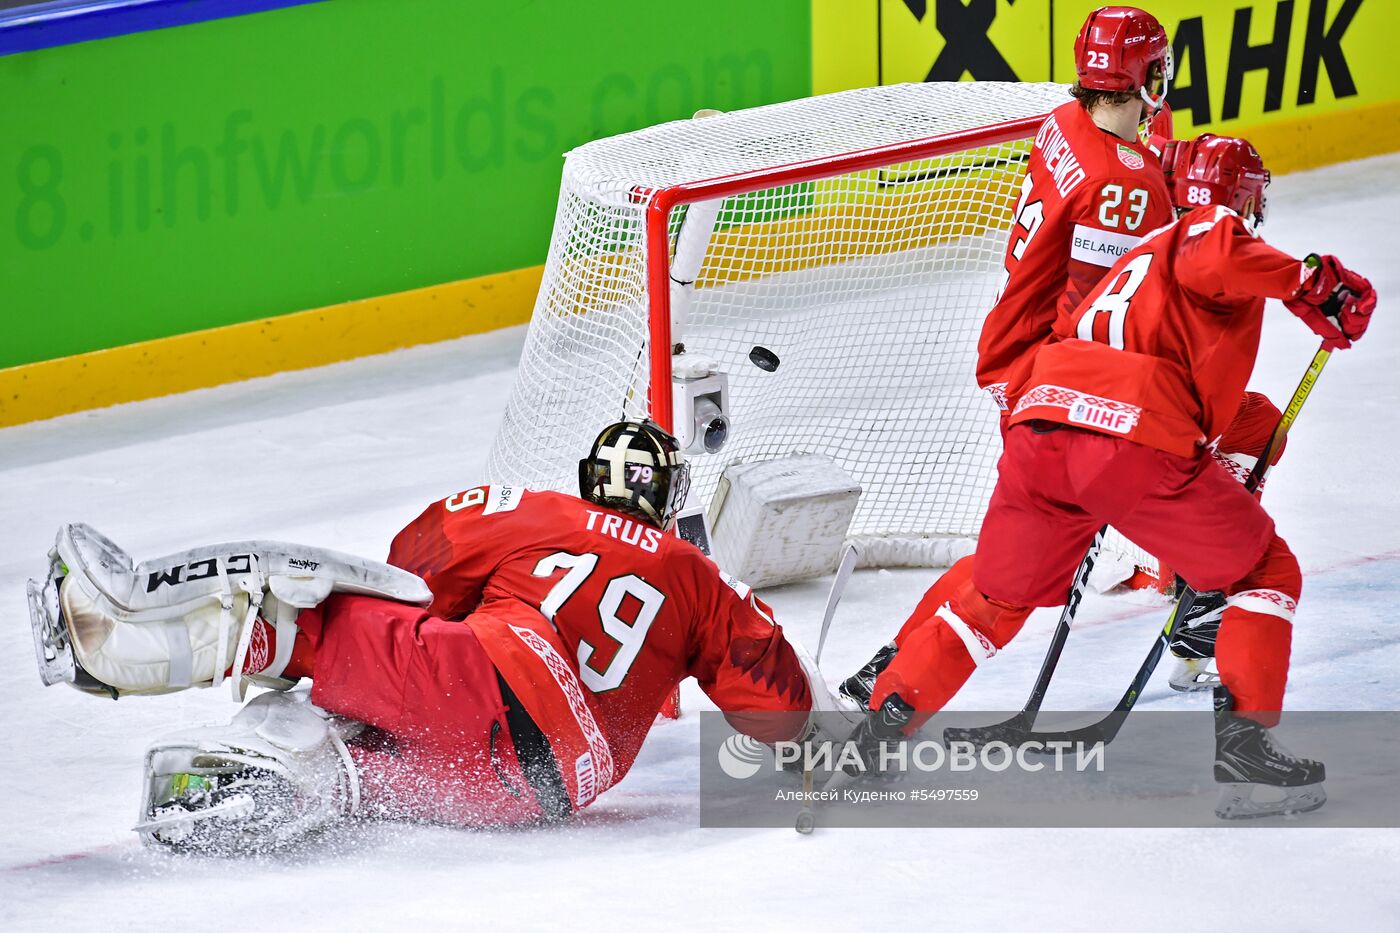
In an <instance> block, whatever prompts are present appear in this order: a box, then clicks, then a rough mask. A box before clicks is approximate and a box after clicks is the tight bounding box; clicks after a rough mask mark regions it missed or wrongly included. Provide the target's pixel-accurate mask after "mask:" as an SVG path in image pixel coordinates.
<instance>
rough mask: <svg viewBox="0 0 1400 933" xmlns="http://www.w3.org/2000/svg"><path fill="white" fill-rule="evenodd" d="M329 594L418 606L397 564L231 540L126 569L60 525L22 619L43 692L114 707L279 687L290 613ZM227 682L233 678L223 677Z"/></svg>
mask: <svg viewBox="0 0 1400 933" xmlns="http://www.w3.org/2000/svg"><path fill="white" fill-rule="evenodd" d="M332 592H343V593H359V594H363V595H368V596H379V597H383V598H385V599H392V600H397V601H399V602H405V603H415V604H418V605H427V604H428V603H429V602H430V601H431V600H432V594H431V593H430V592H429V591H428V586H427V584H426V583H424V582H423V581H422V580H421V579H420V578H419V577H417V576H415V575H414V574H411V573H409V572H407V571H405V570H401V569H399V568H397V567H391V566H389V565H388V564H381V563H378V562H377V561H368V560H363V559H361V558H359V557H353V556H351V555H349V554H340V553H337V552H335V551H328V550H324V549H320V548H310V547H303V546H301V545H296V544H283V543H280V542H276V541H237V542H232V543H229V544H215V545H210V546H208V547H202V548H195V549H193V550H190V551H183V552H181V553H178V554H171V555H170V556H168V557H163V558H160V559H158V560H154V561H146V562H144V563H141V564H133V563H132V560H131V558H130V557H129V556H128V555H127V553H126V552H125V551H123V550H122V549H121V548H119V547H118V546H117V545H116V544H114V543H112V542H111V541H110V540H108V539H107V538H106V537H104V536H103V535H101V534H99V533H98V532H97V531H96V530H94V529H92V528H90V527H88V526H87V525H81V524H75V525H64V526H63V527H62V528H60V529H59V530H58V538H57V541H56V542H55V543H54V547H53V550H51V551H50V552H49V572H48V577H47V579H46V580H45V581H44V582H43V583H42V584H41V583H39V582H38V581H37V580H30V581H29V586H28V593H29V617H30V624H31V625H32V626H33V629H34V649H35V652H36V654H37V656H38V662H39V676H40V678H41V679H42V680H43V682H44V684H45V685H46V686H47V685H51V684H56V683H68V684H72V685H73V686H74V687H77V688H78V689H79V690H83V691H86V692H88V693H95V694H98V695H107V696H111V697H112V698H113V699H116V698H118V697H120V696H126V695H129V694H158V693H171V692H173V691H176V690H182V689H184V688H186V687H208V686H218V685H219V684H221V683H223V681H224V680H225V678H228V679H229V681H230V684H231V687H232V692H233V696H234V698H235V699H239V700H241V699H242V698H243V692H244V689H245V685H246V682H247V681H249V680H251V681H253V682H254V683H259V684H261V685H263V686H269V687H281V688H286V687H289V686H291V685H292V682H291V681H289V680H286V679H283V678H281V677H280V676H279V675H280V674H281V673H282V672H283V671H284V670H286V668H287V664H288V661H289V660H290V659H291V653H292V643H293V641H294V639H295V636H296V617H297V613H298V612H300V610H302V609H305V608H309V607H311V606H315V605H318V604H319V603H320V602H321V601H322V600H324V599H325V598H326V597H327V596H329V595H330V594H331V593H332ZM230 674H236V675H237V676H229V675H230Z"/></svg>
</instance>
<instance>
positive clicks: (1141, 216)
mask: <svg viewBox="0 0 1400 933" xmlns="http://www.w3.org/2000/svg"><path fill="white" fill-rule="evenodd" d="M1074 61H1075V74H1076V83H1075V85H1074V88H1073V90H1072V91H1071V93H1072V94H1073V95H1074V98H1075V99H1074V100H1073V101H1071V102H1069V103H1066V104H1064V105H1062V106H1060V107H1058V108H1056V109H1055V111H1054V112H1053V113H1051V114H1050V116H1049V117H1048V118H1047V119H1046V121H1045V123H1044V125H1042V126H1041V128H1040V131H1039V132H1038V133H1037V134H1036V138H1035V144H1034V146H1033V147H1032V149H1031V154H1030V163H1029V165H1028V166H1027V169H1026V175H1025V178H1024V180H1023V182H1022V185H1021V197H1020V199H1019V201H1018V202H1017V204H1016V209H1015V213H1014V220H1013V225H1012V228H1011V235H1010V237H1009V239H1008V242H1007V246H1006V258H1005V267H1006V282H1005V284H1004V285H1003V286H1002V290H1001V294H1000V296H999V298H998V299H997V302H996V304H995V306H993V308H992V310H991V311H990V312H988V314H987V317H986V319H985V320H984V321H983V323H982V333H981V336H980V338H979V340H978V358H977V373H976V376H977V383H978V385H979V386H981V387H982V388H984V389H986V390H987V391H988V392H989V393H990V395H991V396H992V397H993V398H994V399H995V400H996V403H997V405H998V406H999V408H1000V409H1001V418H1002V429H1003V431H1005V429H1006V426H1007V424H1008V423H1009V422H1008V417H1009V410H1008V409H1007V406H1006V385H1007V381H1008V380H1014V379H1017V378H1019V376H1018V373H1020V372H1022V371H1023V370H1024V368H1025V367H1026V366H1027V365H1029V363H1030V360H1031V359H1032V358H1033V356H1034V354H1035V351H1036V350H1037V349H1038V348H1039V347H1040V346H1042V345H1043V344H1044V343H1046V342H1047V341H1049V340H1051V339H1053V337H1054V324H1055V320H1056V317H1057V316H1059V315H1064V314H1067V313H1069V312H1070V311H1072V310H1074V309H1075V308H1076V307H1077V306H1078V305H1079V303H1080V301H1081V300H1082V299H1083V298H1084V296H1085V295H1087V294H1088V293H1089V292H1090V291H1091V290H1092V289H1093V288H1094V287H1095V286H1096V285H1098V284H1099V282H1100V281H1102V279H1103V277H1104V275H1105V274H1107V272H1108V270H1109V269H1110V268H1111V267H1112V266H1113V265H1114V264H1115V263H1116V262H1117V261H1118V259H1119V258H1121V257H1122V256H1123V255H1124V254H1126V253H1127V252H1128V250H1129V249H1131V248H1132V247H1134V246H1136V245H1137V244H1138V243H1139V242H1140V241H1141V240H1142V238H1143V237H1145V236H1147V235H1148V234H1149V233H1151V232H1152V231H1153V230H1156V229H1158V228H1159V227H1161V226H1163V225H1164V224H1166V223H1169V222H1170V221H1171V220H1172V218H1173V216H1174V212H1173V209H1172V203H1171V197H1170V195H1169V194H1168V191H1167V184H1166V180H1165V177H1164V174H1163V169H1162V163H1161V161H1160V159H1159V153H1160V152H1161V149H1162V147H1163V146H1165V145H1166V144H1167V142H1168V139H1169V137H1170V135H1171V128H1170V126H1171V124H1170V111H1169V110H1168V109H1167V108H1166V98H1167V93H1168V91H1169V89H1170V83H1171V79H1172V77H1173V65H1172V58H1171V46H1170V43H1169V42H1168V41H1167V33H1166V30H1165V29H1163V28H1162V25H1161V24H1160V23H1159V22H1158V21H1157V19H1156V18H1155V17H1153V16H1152V15H1151V14H1150V13H1147V12H1145V11H1143V10H1140V9H1137V8H1135V7H1126V6H1112V7H1100V8H1099V9H1097V10H1094V11H1093V12H1092V13H1090V14H1089V16H1088V17H1087V18H1086V19H1085V20H1084V25H1083V26H1082V27H1080V30H1079V34H1078V36H1077V37H1076V39H1075V43H1074ZM1143 126H1147V127H1148V128H1149V132H1150V133H1151V135H1152V140H1151V142H1152V145H1151V146H1148V145H1143V144H1142V143H1141V142H1140V141H1139V136H1140V132H1139V131H1140V128H1141V127H1143ZM1278 416H1279V412H1278V409H1277V408H1275V407H1274V406H1273V404H1272V403H1270V402H1269V400H1268V399H1267V398H1265V397H1264V396H1263V395H1260V394H1258V393H1254V392H1251V393H1247V394H1246V397H1245V399H1244V402H1243V403H1242V404H1241V405H1240V409H1239V419H1238V421H1237V422H1236V423H1233V424H1231V425H1230V427H1229V428H1228V429H1227V430H1226V432H1225V435H1224V437H1223V438H1222V439H1221V440H1220V442H1219V444H1218V445H1217V446H1216V448H1215V449H1214V451H1213V452H1214V454H1215V456H1216V457H1217V458H1218V459H1219V461H1220V462H1221V464H1222V465H1223V466H1225V467H1226V468H1227V469H1230V470H1231V471H1232V472H1234V473H1236V474H1237V475H1239V476H1240V481H1241V482H1243V477H1244V476H1245V475H1247V474H1248V470H1249V468H1250V467H1252V466H1253V462H1254V460H1255V458H1257V457H1258V456H1259V455H1260V453H1262V451H1263V447H1264V444H1265V443H1266V442H1267V441H1268V438H1269V434H1270V433H1271V432H1272V430H1273V425H1274V424H1275V423H1276V422H1277V420H1278ZM1281 454H1282V450H1281V449H1280V450H1278V451H1275V453H1274V457H1275V459H1277V457H1278V456H1279V455H1281ZM1240 467H1243V472H1242V473H1241V472H1240V470H1239V468H1240ZM1138 543H1139V544H1140V542H1138ZM1223 609H1224V596H1223V594H1220V593H1203V594H1201V596H1200V598H1198V599H1197V601H1196V603H1195V605H1194V606H1193V608H1192V611H1191V616H1190V618H1188V619H1186V620H1185V624H1184V625H1183V626H1182V628H1181V630H1180V632H1179V633H1178V636H1177V637H1176V638H1175V639H1174V640H1173V642H1172V646H1171V647H1172V653H1173V654H1174V655H1176V656H1177V657H1178V658H1179V659H1181V660H1179V661H1178V666H1177V670H1176V671H1174V672H1173V678H1172V684H1173V686H1175V687H1176V688H1177V689H1181V690H1190V689H1202V688H1209V687H1210V686H1211V685H1213V683H1214V672H1212V671H1211V670H1210V667H1209V663H1210V659H1211V658H1212V657H1213V656H1214V649H1215V634H1216V631H1217V629H1218V626H1219V618H1220V612H1222V611H1223ZM894 652H895V647H894V645H892V644H891V645H886V646H884V647H883V648H881V649H880V651H879V652H877V653H876V654H875V656H874V657H872V658H871V659H870V661H869V662H868V663H866V664H865V666H864V667H862V668H861V669H860V670H859V671H857V672H856V673H855V674H853V675H852V676H850V677H848V678H847V679H846V680H845V681H844V682H843V683H842V684H841V688H840V690H841V693H842V695H843V696H845V697H847V698H848V699H850V700H852V701H853V702H855V703H856V704H857V705H860V706H864V705H865V703H866V702H867V701H868V700H869V698H870V690H871V686H872V684H873V683H874V679H875V677H876V675H877V674H879V672H880V671H881V670H883V669H884V666H885V665H886V664H888V663H889V661H890V659H891V658H892V657H894Z"/></svg>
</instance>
